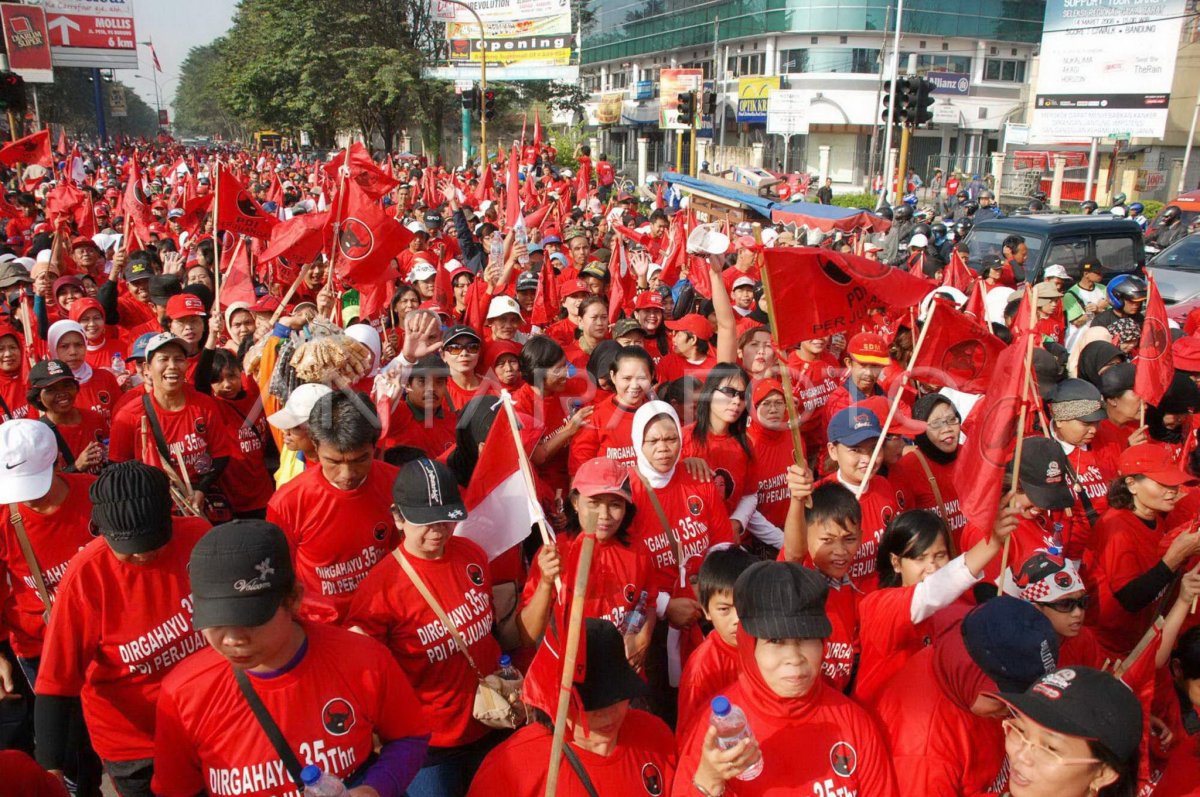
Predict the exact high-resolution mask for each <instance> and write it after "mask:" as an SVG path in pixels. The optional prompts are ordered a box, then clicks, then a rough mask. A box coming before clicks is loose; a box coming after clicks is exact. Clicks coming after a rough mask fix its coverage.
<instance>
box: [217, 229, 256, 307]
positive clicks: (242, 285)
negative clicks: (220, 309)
mask: <svg viewBox="0 0 1200 797" xmlns="http://www.w3.org/2000/svg"><path fill="white" fill-rule="evenodd" d="M250 271H251V268H250V247H249V245H247V243H246V239H245V238H243V237H242V236H240V235H239V236H238V239H237V244H236V245H235V246H229V247H226V248H225V249H223V250H222V251H221V273H222V275H223V276H222V277H221V304H222V305H224V306H225V307H228V306H229V305H231V304H233V303H234V302H245V303H246V304H254V302H255V301H256V299H257V297H256V296H255V295H254V280H253V278H251V276H250Z"/></svg>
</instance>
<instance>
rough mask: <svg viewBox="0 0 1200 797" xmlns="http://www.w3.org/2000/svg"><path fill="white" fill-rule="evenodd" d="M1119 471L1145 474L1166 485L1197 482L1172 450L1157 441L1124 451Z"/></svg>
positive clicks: (1173, 485) (1127, 474) (1124, 474)
mask: <svg viewBox="0 0 1200 797" xmlns="http://www.w3.org/2000/svg"><path fill="white" fill-rule="evenodd" d="M1117 473H1118V474H1120V475H1121V476H1145V477H1146V478H1147V479H1152V480H1153V481H1156V482H1158V483H1159V484H1161V485H1163V486H1164V487H1179V486H1180V485H1183V484H1194V483H1195V482H1196V479H1195V477H1193V476H1189V475H1188V474H1186V473H1184V472H1183V470H1182V469H1181V468H1180V467H1179V463H1177V462H1176V461H1175V459H1174V458H1173V457H1172V456H1171V452H1170V451H1168V450H1167V449H1166V448H1165V447H1163V446H1160V445H1158V444H1157V443H1142V444H1141V445H1136V446H1130V447H1129V448H1127V449H1125V450H1124V451H1122V452H1121V457H1120V459H1118V460H1117Z"/></svg>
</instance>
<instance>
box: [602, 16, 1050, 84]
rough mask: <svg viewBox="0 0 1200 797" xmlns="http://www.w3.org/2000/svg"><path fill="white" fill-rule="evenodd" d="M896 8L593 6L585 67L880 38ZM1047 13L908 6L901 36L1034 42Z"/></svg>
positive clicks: (850, 65)
mask: <svg viewBox="0 0 1200 797" xmlns="http://www.w3.org/2000/svg"><path fill="white" fill-rule="evenodd" d="M894 5H895V2H894V0H743V1H742V2H734V1H732V0H716V1H715V2H695V1H694V0H590V2H589V3H588V6H587V7H588V9H589V10H590V11H591V12H592V15H593V18H592V20H591V21H590V22H589V24H587V25H585V27H584V29H583V50H582V63H583V64H584V65H587V64H594V63H599V62H604V61H613V60H617V59H622V58H631V57H637V56H641V55H647V54H652V53H659V52H663V51H665V50H673V49H678V48H683V47H702V46H707V47H712V45H713V43H714V41H717V42H721V41H726V40H733V39H745V38H747V37H754V36H765V35H768V34H779V33H834V32H846V33H864V32H872V31H878V32H879V33H880V35H881V36H882V35H883V33H884V30H885V28H887V27H890V25H891V22H890V20H891V17H890V14H891V13H894V8H893V10H892V11H891V12H889V6H894ZM1044 15H1045V3H1044V2H1042V0H950V1H949V2H947V0H907V2H906V3H905V6H904V20H903V30H904V32H905V33H908V34H916V35H925V36H940V37H957V38H968V39H980V40H991V41H1004V42H1021V43H1029V44H1035V43H1037V42H1038V41H1039V40H1040V38H1041V33H1042V19H1043V17H1044ZM714 19H719V23H714ZM808 57H809V58H817V59H820V58H825V57H826V55H825V54H821V53H819V52H818V53H813V54H810V55H809V56H808ZM843 61H844V62H845V63H844V64H843V63H842V62H843ZM856 63H861V60H860V61H856V60H854V59H853V57H850V58H842V59H840V60H839V65H838V68H837V69H836V70H835V71H857V70H856V69H855V68H854V67H855V65H856ZM813 71H816V70H813Z"/></svg>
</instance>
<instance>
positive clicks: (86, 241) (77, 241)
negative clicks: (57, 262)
mask: <svg viewBox="0 0 1200 797" xmlns="http://www.w3.org/2000/svg"><path fill="white" fill-rule="evenodd" d="M81 246H90V247H92V248H93V249H95V250H96V251H97V252H99V251H100V247H99V246H97V245H96V242H95V241H93V240H92V239H91V238H88V237H87V236H86V235H80V236H78V237H76V238H72V239H71V248H72V249H78V248H79V247H81Z"/></svg>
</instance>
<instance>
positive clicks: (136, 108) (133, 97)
mask: <svg viewBox="0 0 1200 797" xmlns="http://www.w3.org/2000/svg"><path fill="white" fill-rule="evenodd" d="M111 85H113V84H112V83H110V82H107V81H103V79H102V81H101V90H102V91H101V98H102V100H103V105H104V116H105V121H106V122H107V125H108V133H109V135H110V136H115V135H117V134H118V133H120V134H123V135H130V136H143V137H146V138H151V137H153V136H155V135H156V134H157V133H158V115H157V113H155V110H154V109H153V108H151V107H150V106H149V105H147V104H146V103H145V102H144V101H143V100H142V98H141V97H139V96H138V95H137V94H136V93H135V92H134V91H133V89H131V88H129V87H128V86H125V104H126V107H127V109H128V116H125V117H123V118H114V117H113V115H112V110H111V108H109V87H110V86H111ZM116 85H120V86H124V84H123V83H120V82H119V81H118V82H117V83H116ZM37 92H38V107H39V110H40V111H41V116H42V122H43V123H50V124H55V125H62V126H64V127H65V128H66V129H67V135H68V136H70V137H78V138H83V137H88V138H90V137H94V136H96V135H97V134H98V132H99V131H98V127H97V125H96V102H95V94H94V86H93V84H92V70H90V69H79V68H70V67H55V68H54V82H53V83H46V84H39V85H38V87H37ZM30 107H32V103H30Z"/></svg>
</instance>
